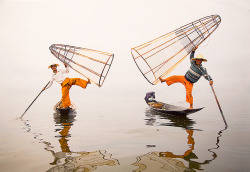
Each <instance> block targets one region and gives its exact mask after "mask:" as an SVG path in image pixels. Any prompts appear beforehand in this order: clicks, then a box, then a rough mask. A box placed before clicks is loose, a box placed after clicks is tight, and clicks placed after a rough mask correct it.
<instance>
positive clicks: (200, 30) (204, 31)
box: [131, 15, 221, 85]
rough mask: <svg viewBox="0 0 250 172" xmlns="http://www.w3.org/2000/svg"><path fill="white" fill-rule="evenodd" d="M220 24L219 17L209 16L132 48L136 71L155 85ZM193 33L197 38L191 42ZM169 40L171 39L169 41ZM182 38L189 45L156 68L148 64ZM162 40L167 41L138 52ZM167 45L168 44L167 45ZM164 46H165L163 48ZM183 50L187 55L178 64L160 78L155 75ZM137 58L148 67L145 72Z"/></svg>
mask: <svg viewBox="0 0 250 172" xmlns="http://www.w3.org/2000/svg"><path fill="white" fill-rule="evenodd" d="M220 23H221V18H220V16H219V15H211V16H206V17H203V18H201V19H198V20H196V21H194V22H191V23H189V24H186V25H184V26H182V27H180V28H178V29H176V30H174V31H172V32H169V33H167V34H164V35H162V36H160V37H158V38H155V39H153V40H151V41H148V42H146V43H144V44H141V45H139V46H136V47H134V48H132V49H131V54H132V56H133V59H134V61H135V63H136V65H137V67H138V69H139V70H140V72H141V73H142V75H143V76H144V77H145V78H146V80H147V81H148V82H149V83H151V84H153V85H155V84H157V83H158V82H159V81H160V80H159V77H162V78H164V77H166V76H167V75H168V74H169V73H171V72H172V71H173V70H174V69H175V68H176V67H177V65H178V64H180V63H181V62H182V61H183V60H184V59H185V58H186V56H187V55H188V54H190V53H191V52H192V50H193V49H194V48H195V47H198V46H199V45H200V44H201V43H202V42H204V41H205V40H206V39H207V38H208V37H209V36H210V35H211V34H212V33H213V32H214V31H215V30H216V29H217V27H218V26H219V24H220ZM194 32H195V33H197V35H198V37H196V38H195V39H193V40H192V39H190V35H191V34H193V33H194ZM173 35H174V36H175V35H177V36H175V37H173V38H171V36H173ZM169 38H171V39H169ZM184 38H187V39H188V40H189V43H188V44H187V45H185V46H184V47H183V48H182V49H181V50H179V51H178V52H177V53H175V54H174V55H172V56H171V57H170V58H168V59H166V60H165V61H163V62H161V63H160V64H158V65H157V66H154V67H153V66H151V65H150V64H149V62H148V61H147V60H148V59H150V58H153V57H154V56H155V55H156V54H158V53H159V52H161V51H163V50H165V49H167V48H168V47H170V46H172V45H174V44H175V43H178V42H179V41H180V40H182V39H184ZM164 39H167V40H166V41H165V42H163V43H161V44H159V45H157V46H155V47H153V48H151V49H149V50H147V51H145V52H143V51H142V52H143V53H141V52H140V50H143V49H145V48H147V47H148V46H150V45H152V44H155V43H157V42H159V41H162V40H164ZM175 39H176V40H175ZM171 41H174V42H171ZM196 41H197V42H198V43H197V42H196ZM195 42H196V43H195ZM168 43H170V44H168ZM164 45H166V46H165V47H164ZM189 47H190V48H189ZM158 48H161V49H159V50H157V49H158ZM154 50H157V51H156V52H153V53H152V54H151V55H148V54H149V53H150V52H152V51H154ZM184 50H186V51H187V54H186V55H185V56H183V57H182V58H181V59H180V60H179V61H178V62H176V63H175V64H174V65H173V66H171V67H170V68H169V69H167V70H166V71H165V72H164V73H162V74H161V75H160V76H157V75H156V72H157V71H159V70H160V69H161V68H162V67H163V66H164V65H165V64H166V63H167V62H168V61H170V60H171V59H173V58H174V57H175V56H177V55H179V54H180V53H181V52H182V51H184ZM133 52H136V53H137V56H135V54H133ZM139 58H140V59H142V60H143V61H144V62H145V64H146V66H147V67H148V70H147V71H143V70H142V69H141V66H140V64H139V63H138V62H137V60H138V59H139ZM155 69H156V70H155ZM154 70H155V71H154ZM149 73H151V74H152V75H153V77H154V80H150V79H149V78H148V77H147V76H146V75H147V74H149Z"/></svg>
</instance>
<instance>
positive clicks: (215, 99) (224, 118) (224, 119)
mask: <svg viewBox="0 0 250 172" xmlns="http://www.w3.org/2000/svg"><path fill="white" fill-rule="evenodd" d="M210 86H211V88H212V91H213V93H214V97H215V100H216V102H217V105H218V107H219V109H220V113H221V116H222V118H223V120H224V123H225V125H226V128H227V121H226V119H225V117H224V115H223V112H222V109H221V107H220V103H219V101H218V99H217V96H216V94H215V91H214V87H213V85H211V84H210Z"/></svg>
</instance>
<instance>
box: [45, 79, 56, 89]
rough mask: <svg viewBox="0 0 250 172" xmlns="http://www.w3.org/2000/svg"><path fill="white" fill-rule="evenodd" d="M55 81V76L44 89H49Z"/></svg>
mask: <svg viewBox="0 0 250 172" xmlns="http://www.w3.org/2000/svg"><path fill="white" fill-rule="evenodd" d="M53 81H54V78H52V79H51V80H50V81H49V85H47V87H44V88H43V91H44V90H46V89H48V88H49V87H51V85H52V84H53Z"/></svg>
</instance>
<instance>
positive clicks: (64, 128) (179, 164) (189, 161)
mask: <svg viewBox="0 0 250 172" xmlns="http://www.w3.org/2000/svg"><path fill="white" fill-rule="evenodd" d="M76 115H77V114H76V113H75V112H74V113H71V114H70V115H68V116H67V115H66V116H62V115H59V114H57V113H54V114H53V117H54V125H55V130H54V132H55V133H54V138H56V139H57V142H58V143H59V145H60V149H58V148H56V147H54V145H53V144H55V143H51V142H50V140H51V139H48V138H42V134H41V133H40V134H39V133H38V132H37V133H36V132H35V133H33V134H34V139H36V140H38V141H39V143H42V144H44V145H45V148H44V150H46V151H48V152H50V153H51V155H52V156H53V159H54V160H53V162H50V166H51V167H50V168H49V169H48V171H49V172H52V171H53V172H54V171H77V170H79V171H94V170H95V171H96V170H98V168H100V170H101V171H112V170H113V171H116V168H115V167H117V166H122V165H123V164H120V162H119V158H118V157H119V155H118V154H117V153H116V155H118V157H115V156H113V155H112V153H111V152H108V150H96V151H72V150H71V148H70V144H69V143H70V142H71V128H72V127H73V125H74V122H75V121H76ZM144 120H145V125H146V126H155V127H160V128H157V131H159V130H162V129H165V128H162V127H166V126H167V127H177V128H181V129H183V130H184V131H185V132H186V133H187V135H186V136H187V137H186V143H187V145H186V146H187V149H186V150H185V151H184V152H182V153H176V151H175V149H174V150H173V151H159V149H162V148H158V145H156V144H146V147H145V150H144V151H146V149H155V151H150V152H148V153H145V154H141V155H139V156H137V157H136V159H135V161H134V162H133V163H131V164H130V165H131V166H132V167H133V168H132V169H133V171H135V172H139V171H169V170H174V171H196V170H202V169H203V167H204V166H205V165H208V164H209V163H210V162H212V161H214V160H215V159H216V158H217V157H218V156H217V154H216V151H215V150H216V149H218V148H219V147H220V146H219V143H220V137H221V136H222V133H223V131H224V129H223V130H221V131H219V132H218V134H217V139H216V143H215V145H216V146H215V147H213V148H209V149H207V152H210V153H211V154H210V156H209V157H208V158H207V159H205V160H204V157H203V158H202V159H199V155H197V154H196V151H195V139H194V137H193V136H194V132H199V131H202V130H200V129H196V128H193V127H194V124H195V123H196V122H195V121H194V120H193V119H191V118H189V117H188V116H182V117H177V116H173V115H167V114H161V113H159V112H155V111H153V110H151V109H146V111H145V114H144ZM24 125H25V130H26V132H29V133H32V131H31V130H32V127H31V124H30V122H29V121H28V120H25V121H24ZM166 131H167V130H166ZM78 139H81V138H78ZM149 139H150V138H149ZM51 141H52V140H51ZM130 141H131V140H130ZM52 142H53V141H52ZM119 143H120V144H129V143H122V142H119ZM90 144H91V143H90ZM129 146H132V145H128V147H129ZM165 149H166V148H165ZM131 150H133V149H131ZM123 151H124V150H123ZM118 152H119V151H118ZM131 153H132V152H131ZM131 155H133V153H132V154H131ZM130 158H135V157H130ZM107 166H109V167H110V168H107V169H105V168H104V169H103V168H101V167H107ZM121 169H122V171H131V170H128V169H131V167H130V168H128V167H126V166H125V167H122V168H121ZM121 169H119V170H121Z"/></svg>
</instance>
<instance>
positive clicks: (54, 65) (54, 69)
mask: <svg viewBox="0 0 250 172" xmlns="http://www.w3.org/2000/svg"><path fill="white" fill-rule="evenodd" d="M57 66H59V64H52V65H50V66H49V67H48V68H51V69H52V70H53V72H55V71H57Z"/></svg>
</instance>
